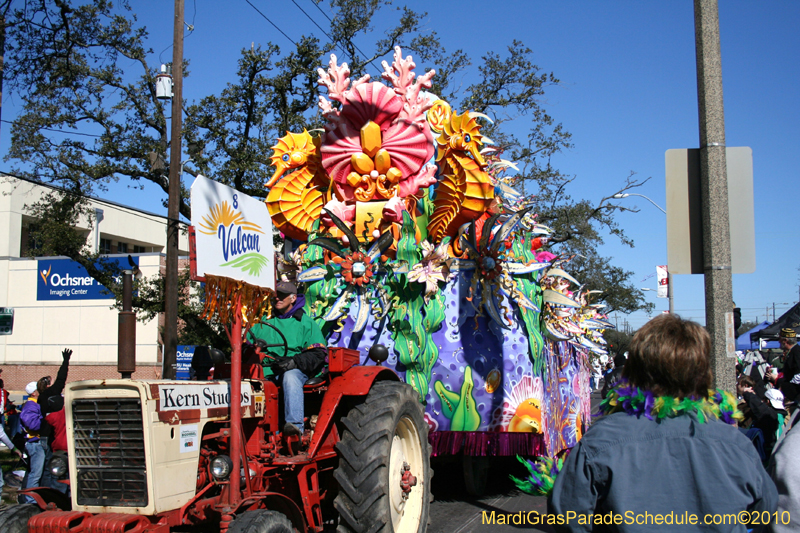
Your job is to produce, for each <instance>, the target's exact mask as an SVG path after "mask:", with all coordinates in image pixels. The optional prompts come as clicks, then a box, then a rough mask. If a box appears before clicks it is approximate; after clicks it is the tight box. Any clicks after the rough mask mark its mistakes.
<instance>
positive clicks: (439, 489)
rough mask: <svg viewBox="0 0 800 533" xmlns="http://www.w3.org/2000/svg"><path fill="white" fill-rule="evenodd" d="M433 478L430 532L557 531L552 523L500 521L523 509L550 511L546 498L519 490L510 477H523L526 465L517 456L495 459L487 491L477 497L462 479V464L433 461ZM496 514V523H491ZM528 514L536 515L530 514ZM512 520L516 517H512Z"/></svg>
mask: <svg viewBox="0 0 800 533" xmlns="http://www.w3.org/2000/svg"><path fill="white" fill-rule="evenodd" d="M433 468H434V471H435V473H434V477H433V485H432V487H431V490H432V491H433V495H434V501H433V503H432V504H431V513H430V526H429V527H428V532H429V533H467V532H471V531H476V532H483V531H486V532H489V531H492V532H496V533H502V532H508V531H518V530H520V529H525V530H526V531H548V532H552V531H554V530H553V529H552V528H551V527H549V526H539V525H529V524H519V525H515V524H513V523H511V524H499V523H498V522H499V521H500V520H499V515H500V514H504V515H508V514H514V513H520V512H522V515H525V516H528V515H529V512H530V511H536V512H538V513H540V514H544V513H546V512H547V499H546V498H544V497H541V496H540V497H534V496H531V495H529V494H525V493H524V492H520V491H519V490H517V489H516V487H514V484H513V483H512V482H511V480H510V479H509V478H508V476H509V474H515V475H516V476H517V477H523V475H524V472H525V470H524V467H523V466H522V465H521V464H519V463H518V462H517V460H516V458H514V457H497V458H494V459H493V460H492V465H491V469H490V471H489V478H488V481H487V490H486V494H484V495H483V496H481V497H474V496H470V495H468V494H467V491H466V489H465V488H464V482H463V481H462V473H461V463H460V462H459V461H451V462H449V463H442V462H441V461H436V462H434V464H433ZM492 513H494V520H495V523H494V524H492V523H491V517H492ZM529 516H531V517H533V516H534V514H533V513H531V514H530V515H529ZM512 522H513V519H512Z"/></svg>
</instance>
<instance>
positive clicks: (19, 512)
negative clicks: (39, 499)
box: [0, 503, 42, 533]
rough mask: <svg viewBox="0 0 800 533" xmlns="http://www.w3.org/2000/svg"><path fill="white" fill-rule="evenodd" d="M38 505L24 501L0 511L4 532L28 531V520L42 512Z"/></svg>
mask: <svg viewBox="0 0 800 533" xmlns="http://www.w3.org/2000/svg"><path fill="white" fill-rule="evenodd" d="M41 512H42V510H41V509H40V508H39V506H38V505H35V504H33V503H23V504H20V505H14V506H11V507H9V508H8V509H6V510H4V511H0V524H2V525H3V528H2V531H3V533H28V520H30V519H31V518H33V517H34V516H36V515H37V514H39V513H41Z"/></svg>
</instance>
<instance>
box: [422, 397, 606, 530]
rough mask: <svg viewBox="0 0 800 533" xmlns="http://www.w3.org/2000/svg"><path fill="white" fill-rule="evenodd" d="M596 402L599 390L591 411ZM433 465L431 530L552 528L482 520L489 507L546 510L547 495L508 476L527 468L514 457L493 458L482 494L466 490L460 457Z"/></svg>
mask: <svg viewBox="0 0 800 533" xmlns="http://www.w3.org/2000/svg"><path fill="white" fill-rule="evenodd" d="M599 403H600V394H599V393H595V394H592V412H596V410H597V405H598V404H599ZM432 465H433V468H434V477H433V487H432V490H433V495H434V501H433V503H432V504H431V522H430V524H431V525H430V527H429V528H428V531H429V532H430V533H468V532H472V531H474V532H478V533H480V532H484V531H485V532H489V531H491V532H494V533H502V532H510V531H519V530H521V529H524V530H526V531H546V532H552V531H554V529H553V528H552V527H551V526H547V525H529V524H520V525H515V524H497V523H495V524H488V523H487V524H484V523H483V517H484V516H486V517H487V518H489V517H490V516H491V513H492V511H494V513H495V519H496V520H497V517H498V515H499V514H501V513H503V514H508V513H511V514H513V513H519V512H520V511H521V512H522V514H523V515H527V514H528V513H529V512H530V511H536V512H538V513H540V514H544V513H546V512H547V499H546V498H544V497H534V496H530V495H529V494H525V493H524V492H520V491H518V490H517V489H516V487H515V486H514V484H513V483H512V482H511V480H510V479H509V478H508V476H509V475H510V474H513V475H515V476H516V477H523V475H524V474H525V472H526V471H525V468H524V467H523V466H522V465H521V464H520V463H519V462H518V461H517V459H516V458H515V457H496V458H494V459H493V461H492V466H491V469H490V470H489V479H488V481H487V490H486V494H485V495H484V496H481V497H474V496H470V495H469V494H467V491H466V489H465V488H464V481H463V474H462V472H461V462H460V460H457V459H455V458H454V459H451V460H449V461H447V460H445V461H444V462H443V461H442V460H441V459H439V458H437V459H435V460H434V462H433V463H432ZM484 512H485V515H484ZM531 516H533V515H531Z"/></svg>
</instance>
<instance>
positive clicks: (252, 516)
mask: <svg viewBox="0 0 800 533" xmlns="http://www.w3.org/2000/svg"><path fill="white" fill-rule="evenodd" d="M228 531H229V532H230V533H293V532H294V527H292V523H291V522H290V521H289V519H288V518H286V516H284V515H282V514H281V513H276V512H275V511H265V510H263V509H258V510H256V511H246V512H244V513H242V514H240V515H239V516H237V517H236V518H235V519H234V520H233V522H232V523H231V527H230V528H229V529H228Z"/></svg>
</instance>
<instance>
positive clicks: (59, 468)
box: [50, 455, 69, 479]
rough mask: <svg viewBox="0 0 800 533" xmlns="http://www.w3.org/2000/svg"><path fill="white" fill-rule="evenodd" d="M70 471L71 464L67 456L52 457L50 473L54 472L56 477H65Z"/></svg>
mask: <svg viewBox="0 0 800 533" xmlns="http://www.w3.org/2000/svg"><path fill="white" fill-rule="evenodd" d="M68 472H69V466H68V465H67V458H66V457H64V456H63V455H54V456H53V457H52V458H51V459H50V473H51V474H53V477H55V478H56V479H64V478H65V477H67V473H68Z"/></svg>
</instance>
